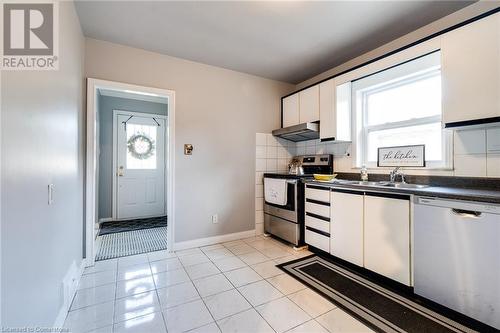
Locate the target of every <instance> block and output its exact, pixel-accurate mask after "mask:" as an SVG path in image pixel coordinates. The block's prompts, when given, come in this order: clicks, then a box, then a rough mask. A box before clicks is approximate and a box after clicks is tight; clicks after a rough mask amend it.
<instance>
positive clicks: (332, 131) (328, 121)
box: [319, 79, 337, 140]
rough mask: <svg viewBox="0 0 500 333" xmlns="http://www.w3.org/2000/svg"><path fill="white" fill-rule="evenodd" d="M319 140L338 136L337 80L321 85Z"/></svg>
mask: <svg viewBox="0 0 500 333" xmlns="http://www.w3.org/2000/svg"><path fill="white" fill-rule="evenodd" d="M319 120H320V121H319V138H320V139H322V140H328V139H333V138H335V137H336V135H337V122H336V121H335V79H330V80H328V81H325V82H322V83H320V85H319Z"/></svg>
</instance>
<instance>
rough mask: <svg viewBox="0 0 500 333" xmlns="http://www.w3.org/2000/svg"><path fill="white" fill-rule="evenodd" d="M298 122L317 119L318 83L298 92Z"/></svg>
mask: <svg viewBox="0 0 500 333" xmlns="http://www.w3.org/2000/svg"><path fill="white" fill-rule="evenodd" d="M299 105H300V106H299V123H308V122H314V121H318V120H320V119H319V85H315V86H312V87H310V88H307V89H305V90H302V91H300V92H299Z"/></svg>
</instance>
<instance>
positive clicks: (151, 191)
mask: <svg viewBox="0 0 500 333" xmlns="http://www.w3.org/2000/svg"><path fill="white" fill-rule="evenodd" d="M153 117H154V118H153ZM115 121H116V126H115V128H116V129H117V133H116V136H115V139H116V145H115V147H116V154H115V158H116V163H115V165H116V166H117V170H116V177H117V181H116V189H115V191H116V195H115V198H116V217H117V218H118V219H127V218H140V217H148V216H161V215H164V214H165V128H166V126H165V119H162V118H160V117H156V116H154V115H151V116H143V115H141V116H136V115H134V116H132V117H131V116H130V115H126V114H118V115H117V116H116V117H115Z"/></svg>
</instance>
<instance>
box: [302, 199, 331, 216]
mask: <svg viewBox="0 0 500 333" xmlns="http://www.w3.org/2000/svg"><path fill="white" fill-rule="evenodd" d="M306 213H313V214H316V215H320V216H323V217H327V218H329V217H330V205H328V206H326V205H320V204H317V203H313V202H307V201H306Z"/></svg>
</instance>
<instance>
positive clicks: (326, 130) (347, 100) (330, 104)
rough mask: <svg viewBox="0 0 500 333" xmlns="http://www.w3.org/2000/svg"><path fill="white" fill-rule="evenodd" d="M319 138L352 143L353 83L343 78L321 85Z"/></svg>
mask: <svg viewBox="0 0 500 333" xmlns="http://www.w3.org/2000/svg"><path fill="white" fill-rule="evenodd" d="M319 115H320V117H319V118H320V123H319V137H320V139H321V140H336V141H351V82H350V81H347V82H344V80H342V77H338V78H333V79H330V80H328V81H325V82H322V83H321V84H320V85H319Z"/></svg>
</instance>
